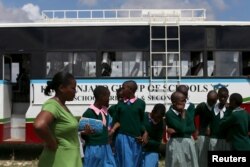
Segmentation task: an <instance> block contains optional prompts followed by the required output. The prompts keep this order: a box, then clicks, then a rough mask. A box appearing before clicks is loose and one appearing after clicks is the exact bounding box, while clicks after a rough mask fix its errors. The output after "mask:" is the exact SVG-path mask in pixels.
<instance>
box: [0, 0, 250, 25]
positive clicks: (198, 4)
mask: <svg viewBox="0 0 250 167" xmlns="http://www.w3.org/2000/svg"><path fill="white" fill-rule="evenodd" d="M121 8H122V9H124V8H125V9H201V8H204V9H206V12H207V20H219V21H250V0H0V22H33V21H37V20H39V19H41V11H42V10H85V9H121Z"/></svg>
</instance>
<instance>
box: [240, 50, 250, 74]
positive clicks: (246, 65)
mask: <svg viewBox="0 0 250 167" xmlns="http://www.w3.org/2000/svg"><path fill="white" fill-rule="evenodd" d="M242 75H247V76H249V75H250V52H242Z"/></svg>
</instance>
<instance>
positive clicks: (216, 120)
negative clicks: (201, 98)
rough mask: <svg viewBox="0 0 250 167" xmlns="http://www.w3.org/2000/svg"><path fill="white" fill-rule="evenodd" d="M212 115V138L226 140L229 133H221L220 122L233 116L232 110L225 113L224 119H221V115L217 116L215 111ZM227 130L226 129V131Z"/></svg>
mask: <svg viewBox="0 0 250 167" xmlns="http://www.w3.org/2000/svg"><path fill="white" fill-rule="evenodd" d="M211 112H212V113H211V114H212V119H211V122H210V124H209V125H210V137H211V138H217V139H225V138H226V137H227V133H228V132H227V131H224V132H223V133H220V122H221V121H222V119H223V118H227V117H228V116H230V115H231V112H232V111H231V110H228V109H227V110H226V111H225V112H224V117H223V118H222V119H220V113H219V114H217V115H215V113H214V109H212V111H211ZM225 130H226V129H225Z"/></svg>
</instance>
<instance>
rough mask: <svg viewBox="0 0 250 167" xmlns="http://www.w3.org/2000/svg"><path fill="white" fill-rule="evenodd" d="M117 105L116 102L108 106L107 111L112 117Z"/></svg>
mask: <svg viewBox="0 0 250 167" xmlns="http://www.w3.org/2000/svg"><path fill="white" fill-rule="evenodd" d="M117 106H118V105H117V104H114V105H112V106H110V107H109V109H108V113H109V115H110V116H111V117H112V118H113V117H114V115H115V113H116V110H117Z"/></svg>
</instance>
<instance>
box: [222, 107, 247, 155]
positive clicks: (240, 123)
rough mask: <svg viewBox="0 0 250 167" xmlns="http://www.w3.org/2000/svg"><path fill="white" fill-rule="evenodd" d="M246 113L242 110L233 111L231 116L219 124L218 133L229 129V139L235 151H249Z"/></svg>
mask: <svg viewBox="0 0 250 167" xmlns="http://www.w3.org/2000/svg"><path fill="white" fill-rule="evenodd" d="M248 126H249V125H248V113H247V112H246V111H245V110H243V109H239V110H234V111H233V112H232V114H231V115H230V116H228V117H226V118H224V119H222V121H221V123H220V131H221V133H223V131H225V130H227V129H229V134H230V136H229V139H230V141H231V142H232V147H233V149H234V150H237V151H243V150H244V151H250V139H249V137H248Z"/></svg>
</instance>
